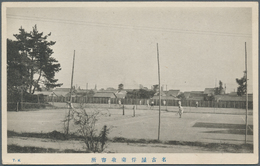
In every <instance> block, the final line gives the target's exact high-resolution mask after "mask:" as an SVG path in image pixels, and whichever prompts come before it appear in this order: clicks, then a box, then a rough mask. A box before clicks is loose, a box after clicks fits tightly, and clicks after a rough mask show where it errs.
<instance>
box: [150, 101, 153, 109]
mask: <svg viewBox="0 0 260 166" xmlns="http://www.w3.org/2000/svg"><path fill="white" fill-rule="evenodd" d="M153 105H154V102H153V101H152V102H151V108H150V109H153Z"/></svg>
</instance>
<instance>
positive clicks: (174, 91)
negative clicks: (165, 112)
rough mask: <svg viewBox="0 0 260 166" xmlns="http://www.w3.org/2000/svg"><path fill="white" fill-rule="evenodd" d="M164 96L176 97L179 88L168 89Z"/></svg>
mask: <svg viewBox="0 0 260 166" xmlns="http://www.w3.org/2000/svg"><path fill="white" fill-rule="evenodd" d="M165 93H166V96H173V97H177V96H178V95H179V94H180V93H181V91H180V90H169V91H166V92H165Z"/></svg>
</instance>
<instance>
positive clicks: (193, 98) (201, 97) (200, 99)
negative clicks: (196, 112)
mask: <svg viewBox="0 0 260 166" xmlns="http://www.w3.org/2000/svg"><path fill="white" fill-rule="evenodd" d="M187 100H193V101H194V100H195V101H202V100H204V96H196V97H191V98H187Z"/></svg>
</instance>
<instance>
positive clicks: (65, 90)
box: [53, 88, 70, 92]
mask: <svg viewBox="0 0 260 166" xmlns="http://www.w3.org/2000/svg"><path fill="white" fill-rule="evenodd" d="M53 91H54V92H70V88H56V89H54V90H53Z"/></svg>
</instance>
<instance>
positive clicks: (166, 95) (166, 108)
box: [166, 85, 168, 111]
mask: <svg viewBox="0 0 260 166" xmlns="http://www.w3.org/2000/svg"><path fill="white" fill-rule="evenodd" d="M167 93H168V91H167V85H166V111H167V110H168V109H167V106H168V101H167V99H168V98H167Z"/></svg>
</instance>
